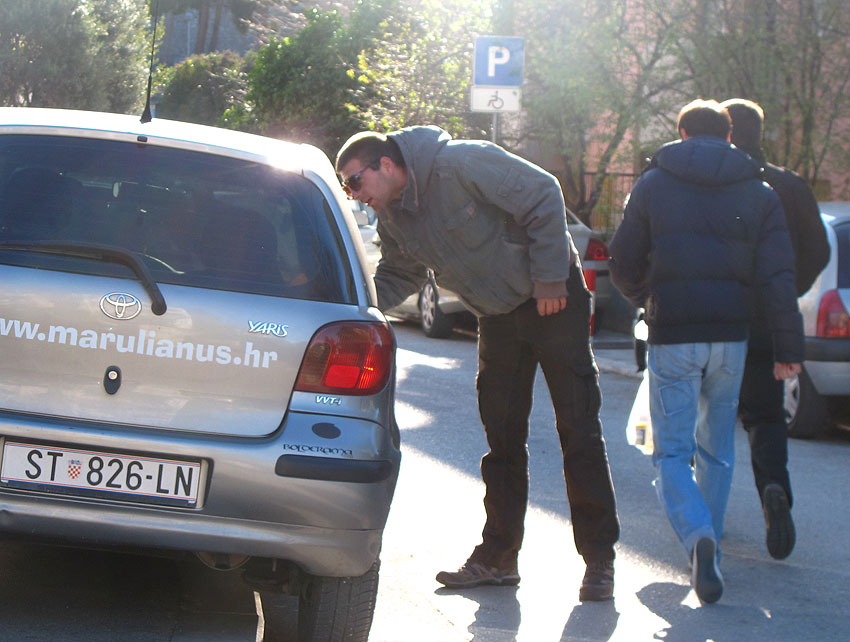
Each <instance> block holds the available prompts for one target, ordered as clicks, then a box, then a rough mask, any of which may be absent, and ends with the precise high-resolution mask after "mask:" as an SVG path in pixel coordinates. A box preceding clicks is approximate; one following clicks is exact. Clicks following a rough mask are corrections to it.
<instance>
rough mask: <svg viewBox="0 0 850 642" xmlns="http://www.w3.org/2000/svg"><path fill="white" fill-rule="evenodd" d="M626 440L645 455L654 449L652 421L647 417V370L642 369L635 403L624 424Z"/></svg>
mask: <svg viewBox="0 0 850 642" xmlns="http://www.w3.org/2000/svg"><path fill="white" fill-rule="evenodd" d="M626 440H627V441H628V442H629V444H630V445H632V446H634V447H635V448H637V449H638V450H640V451H641V452H642V453H643V454H645V455H651V454H652V453H653V451H654V450H655V447H654V445H653V441H652V421H651V420H650V417H649V371H648V370H644V371H643V379H642V380H641V382H640V386H638V390H637V395H635V403H634V405H633V406H632V411H631V413H630V414H629V423H628V424H626Z"/></svg>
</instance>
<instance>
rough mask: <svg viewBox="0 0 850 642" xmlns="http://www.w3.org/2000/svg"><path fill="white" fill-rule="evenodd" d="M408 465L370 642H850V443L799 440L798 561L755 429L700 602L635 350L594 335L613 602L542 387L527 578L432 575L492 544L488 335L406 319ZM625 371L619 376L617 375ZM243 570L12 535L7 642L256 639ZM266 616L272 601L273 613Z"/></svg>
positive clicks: (1, 639)
mask: <svg viewBox="0 0 850 642" xmlns="http://www.w3.org/2000/svg"><path fill="white" fill-rule="evenodd" d="M396 333H397V337H398V341H399V346H400V350H399V354H398V363H399V383H398V405H397V416H398V421H399V424H400V426H401V429H402V440H403V461H402V469H401V476H400V480H399V485H398V489H397V492H396V496H395V501H394V504H393V508H392V511H391V514H390V519H389V523H388V525H387V530H386V535H385V541H384V549H383V553H382V560H383V563H382V568H381V585H380V592H379V596H378V604H377V609H376V613H375V621H374V625H373V628H372V635H371V637H370V640H371V642H461V641H475V642H568V641H569V642H579V641H581V642H588V641H606V640H618V641H626V640H627V641H630V642H632V641H643V640H659V639H663V640H666V641H668V642H699V641H707V640H713V641H715V642H732V641H734V642H738V641H751V640H753V641H760V640H764V641H770V642H774V641H776V642H792V641H793V642H807V641H812V642H813V641H817V642H821V641H824V640H830V641H831V640H845V639H850V634H848V630H850V609H848V608H847V606H846V602H847V597H846V595H847V589H848V588H850V556H848V555H847V553H846V547H845V545H844V542H845V541H846V540H847V533H848V531H850V515H848V485H850V484H848V481H847V480H848V475H847V470H848V464H850V437H848V434H839V435H836V436H833V437H831V438H829V439H826V440H820V441H815V442H804V441H796V440H794V441H792V442H791V445H790V451H791V474H792V478H793V483H794V488H795V497H796V504H795V507H794V517H795V520H796V523H797V532H798V543H797V548H796V549H795V551H794V552H793V554H792V555H791V556H790V557H789V558H788V559H787V560H784V561H781V562H777V561H775V560H772V559H771V558H770V557H769V555H768V554H767V551H766V550H765V548H764V543H763V540H764V522H763V519H762V516H761V513H760V508H759V504H758V498H757V497H756V493H755V490H754V487H753V483H752V477H751V473H750V470H749V466H748V461H747V452H748V450H747V448H748V446H747V443H746V439H745V436H744V434H743V431H739V434H738V439H737V444H736V445H737V447H738V451H737V452H738V462H739V465H738V466H737V468H736V472H735V477H734V484H733V489H732V496H731V498H730V503H729V510H728V513H727V522H726V525H727V534H726V537H725V539H724V540H723V542H722V548H723V562H722V565H721V568H722V570H723V573H724V575H725V578H726V591H725V592H724V595H723V598H722V599H721V600H720V602H719V603H717V604H714V605H710V606H705V607H703V606H700V605H699V602H698V601H697V599H696V597H695V595H694V594H693V592H692V591H691V590H690V583H689V579H688V574H687V560H686V558H685V555H684V553H683V552H682V551H681V549H680V548H679V545H678V543H677V541H676V540H675V537H674V535H673V533H672V530H671V529H670V527H669V525H668V524H667V520H666V518H665V517H664V515H663V514H662V512H661V509H660V507H659V505H658V502H657V499H656V497H655V493H654V490H653V487H652V477H653V474H652V467H651V465H650V461H649V458H648V457H646V456H645V455H642V454H641V453H640V452H638V451H637V450H636V449H635V448H633V447H631V446H629V445H628V444H627V443H626V439H625V424H626V421H627V417H628V414H629V412H630V410H631V406H632V402H633V400H634V395H635V392H636V390H637V387H638V383H639V381H638V379H636V378H634V377H632V376H628V375H629V374H630V371H631V361H630V359H631V352H630V351H629V350H627V349H626V350H622V349H621V350H617V349H610V346H611V345H613V344H611V343H610V342H606V341H604V340H598V341H597V347H598V350H597V353H598V356H599V361H600V364H601V365H602V366H603V367H604V371H603V374H602V376H601V384H602V391H603V410H602V419H603V424H604V431H605V436H606V440H607V443H608V453H609V459H610V463H611V469H612V475H613V478H614V485H615V489H616V493H617V499H618V504H619V512H620V518H621V524H622V537H621V540H620V543H619V544H618V549H617V550H618V559H617V563H616V573H617V585H616V590H615V599H614V600H613V601H611V602H607V603H596V604H582V603H580V602H578V587H579V584H580V582H581V577H582V574H583V572H584V566H583V562H582V560H581V559H580V558H579V557H578V555H577V554H576V552H575V547H574V544H573V541H572V531H571V528H570V522H569V506H568V505H567V502H566V498H565V491H564V481H563V474H562V471H561V462H560V451H559V447H558V442H557V437H556V434H555V430H554V427H553V421H554V419H553V416H552V411H551V406H550V403H549V399H548V394H547V392H546V390H545V386H544V385H543V382H542V379H539V380H538V392H537V393H536V396H535V406H534V409H533V411H532V422H531V434H530V438H529V444H528V448H529V453H530V461H531V470H530V505H529V512H528V516H527V519H526V539H525V545H524V547H523V551H522V553H521V555H520V573H521V575H522V582H521V584H520V586H519V587H517V588H503V587H481V588H477V589H471V590H466V591H447V590H446V589H443V588H440V585H439V584H438V583H437V582H436V581H435V580H434V575H435V574H436V572H437V571H439V570H443V569H454V568H456V567H458V566H459V565H460V564H462V563H463V561H464V560H465V559H466V557H467V556H468V554H469V553H470V551H471V550H472V548H473V547H474V546H475V545H476V544H477V543H478V542H479V541H480V539H479V537H480V531H481V527H482V525H483V520H484V516H483V508H482V503H481V500H482V498H483V493H484V489H483V486H482V484H481V482H480V480H479V474H478V464H479V461H480V458H481V456H482V455H483V454H484V452H485V450H486V447H485V442H484V436H483V432H482V430H481V427H480V423H479V420H478V416H477V407H476V402H475V381H474V376H475V368H476V353H475V341H474V338H473V337H472V336H471V335H470V334H461V333H456V334H455V335H454V336H453V337H452V338H450V339H447V340H433V339H427V338H425V337H424V336H423V335H422V334H421V332H420V331H419V330H418V329H417V328H416V327H415V326H414V325H412V324H397V325H396ZM618 373H620V374H618ZM257 612H258V609H257V605H256V601H255V596H254V595H253V594H252V593H251V591H250V590H248V589H246V588H245V587H244V586H243V585H242V584H241V582H240V581H239V577H238V575H237V574H234V573H229V574H228V573H220V572H215V571H210V570H208V569H206V568H205V567H203V566H201V565H200V564H199V563H192V562H178V561H175V560H172V559H167V558H159V557H146V556H138V555H119V554H116V553H109V552H99V551H80V550H75V549H63V548H52V547H46V546H37V545H34V544H27V543H15V544H10V543H3V544H2V545H0V642H19V641H23V640H32V641H39V642H41V641H50V642H78V641H85V642H107V641H110V642H111V641H116V640H120V641H121V642H124V641H139V642H149V641H160V640H162V641H169V642H237V641H239V642H249V641H250V642H255V641H257V640H258V639H259V637H258V632H259V631H262V629H263V626H264V622H263V620H262V619H261V618H258V615H257ZM260 612H262V610H261V609H260Z"/></svg>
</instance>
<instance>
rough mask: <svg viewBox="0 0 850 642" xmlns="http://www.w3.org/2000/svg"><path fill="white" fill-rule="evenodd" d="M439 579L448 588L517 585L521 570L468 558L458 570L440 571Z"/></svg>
mask: <svg viewBox="0 0 850 642" xmlns="http://www.w3.org/2000/svg"><path fill="white" fill-rule="evenodd" d="M437 581H438V582H439V583H440V584H443V585H445V586H446V588H453V589H456V588H472V587H473V586H482V585H484V584H491V585H494V586H516V585H517V584H519V572H518V571H517V569H516V567H514V568H496V567H495V566H486V565H484V564H481V563H479V562H473V561H472V560H467V562H466V564H464V565H463V566H461V567H460V568H459V569H458V570H457V571H454V572H452V571H440V572H439V573H437Z"/></svg>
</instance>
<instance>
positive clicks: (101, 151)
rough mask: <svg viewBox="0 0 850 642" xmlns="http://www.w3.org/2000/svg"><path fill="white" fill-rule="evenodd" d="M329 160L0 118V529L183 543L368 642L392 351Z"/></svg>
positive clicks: (191, 130) (142, 129)
mask: <svg viewBox="0 0 850 642" xmlns="http://www.w3.org/2000/svg"><path fill="white" fill-rule="evenodd" d="M375 303H376V297H375V290H374V284H373V283H372V279H371V278H369V272H368V268H367V264H366V257H365V254H364V251H363V246H362V243H361V241H360V238H359V235H358V231H357V225H356V223H355V222H354V218H353V216H352V212H351V210H350V207H349V204H348V202H347V199H346V198H345V196H344V194H343V193H342V190H341V188H340V185H339V183H338V181H337V178H336V176H335V174H334V171H333V168H332V166H331V164H330V162H329V161H328V159H327V158H326V157H325V156H324V155H323V154H322V153H321V152H320V151H319V150H317V149H315V148H313V147H310V146H307V145H295V144H289V143H285V142H282V141H278V140H273V139H269V138H263V137H259V136H253V135H250V134H244V133H238V132H233V131H227V130H222V129H215V128H210V127H202V126H198V125H190V124H186V123H179V122H172V121H165V120H157V119H154V120H153V121H152V122H150V123H145V124H142V123H140V122H139V119H138V118H135V117H132V116H122V115H114V114H102V113H89V112H77V111H70V110H52V109H24V108H0V350H2V355H3V358H2V360H0V514H2V516H3V517H2V520H0V535H2V536H4V537H19V538H26V539H28V540H32V539H43V540H46V541H55V542H59V543H62V544H71V545H77V546H83V547H118V548H122V549H144V550H149V549H164V550H168V551H172V552H174V551H179V552H186V553H194V554H196V555H197V557H198V558H199V559H201V560H202V561H203V562H205V563H206V564H208V565H209V566H212V567H214V568H217V569H224V570H236V569H239V571H240V572H241V573H242V574H243V576H244V578H245V580H246V581H247V582H248V583H249V584H250V585H251V586H254V587H257V590H259V591H261V594H263V595H267V594H269V593H270V592H273V591H280V592H288V593H291V594H293V595H295V596H298V628H299V640H301V641H302V642H304V641H310V640H323V641H328V640H352V641H354V640H358V641H361V642H365V641H366V639H367V638H368V633H369V628H370V625H371V620H372V613H373V609H374V606H375V598H376V594H377V584H378V567H379V553H380V550H381V540H382V535H383V529H384V525H385V523H386V519H387V515H388V511H389V507H390V502H391V500H392V497H393V492H394V489H395V484H396V479H397V476H398V468H399V461H400V449H399V433H398V429H397V426H396V423H395V418H394V414H393V403H394V381H395V339H394V335H393V332H392V329H391V327H390V325H389V324H388V322H387V320H386V318H385V317H384V316H383V315H382V314H381V313H380V312H379V311H378V310H377V309H376V307H375Z"/></svg>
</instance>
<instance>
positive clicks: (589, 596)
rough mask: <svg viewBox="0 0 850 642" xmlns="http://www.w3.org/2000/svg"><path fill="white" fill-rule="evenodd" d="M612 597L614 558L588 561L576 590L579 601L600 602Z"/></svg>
mask: <svg viewBox="0 0 850 642" xmlns="http://www.w3.org/2000/svg"><path fill="white" fill-rule="evenodd" d="M613 597H614V560H608V561H605V562H591V563H589V564H588V565H587V570H586V571H585V572H584V579H583V580H582V581H581V588H580V589H579V592H578V599H579V601H581V602H602V601H604V600H610V599H611V598H613Z"/></svg>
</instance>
